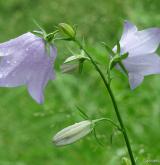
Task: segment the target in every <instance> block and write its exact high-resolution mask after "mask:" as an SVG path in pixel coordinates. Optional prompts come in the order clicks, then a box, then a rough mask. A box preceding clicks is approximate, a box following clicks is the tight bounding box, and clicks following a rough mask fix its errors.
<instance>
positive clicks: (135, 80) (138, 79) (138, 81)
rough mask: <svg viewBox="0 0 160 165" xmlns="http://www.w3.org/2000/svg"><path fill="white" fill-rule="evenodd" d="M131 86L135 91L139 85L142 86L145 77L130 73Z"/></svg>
mask: <svg viewBox="0 0 160 165" xmlns="http://www.w3.org/2000/svg"><path fill="white" fill-rule="evenodd" d="M128 76H129V84H130V88H131V89H135V88H136V87H137V86H138V85H140V84H141V83H142V81H143V79H144V77H143V76H142V75H140V74H135V73H129V74H128Z"/></svg>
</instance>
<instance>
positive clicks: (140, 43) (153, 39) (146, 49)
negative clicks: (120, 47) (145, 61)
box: [125, 28, 160, 56]
mask: <svg viewBox="0 0 160 165" xmlns="http://www.w3.org/2000/svg"><path fill="white" fill-rule="evenodd" d="M132 39H133V41H134V44H132V45H128V44H127V46H126V47H125V50H126V51H127V52H129V54H130V56H136V55H140V54H150V53H154V52H155V51H156V50H157V48H158V46H159V44H160V28H150V29H146V30H142V31H138V32H136V33H135V40H134V38H132Z"/></svg>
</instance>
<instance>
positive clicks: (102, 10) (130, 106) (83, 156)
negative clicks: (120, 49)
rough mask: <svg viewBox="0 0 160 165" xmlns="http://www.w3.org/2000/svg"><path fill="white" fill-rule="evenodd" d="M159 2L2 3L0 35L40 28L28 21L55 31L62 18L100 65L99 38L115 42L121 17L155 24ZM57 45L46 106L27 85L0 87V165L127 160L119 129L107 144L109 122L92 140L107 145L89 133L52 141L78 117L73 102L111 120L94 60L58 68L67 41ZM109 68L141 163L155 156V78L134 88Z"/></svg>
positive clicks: (158, 91)
mask: <svg viewBox="0 0 160 165" xmlns="http://www.w3.org/2000/svg"><path fill="white" fill-rule="evenodd" d="M159 6H160V1H159V0H141V1H137V0H124V1H122V0H108V1H106V0H100V1H94V0H93V1H91V0H76V1H75V0H7V1H0V41H1V42H4V41H6V40H8V39H10V38H13V37H16V36H18V35H20V34H22V33H24V32H27V31H33V30H38V29H37V27H36V26H35V24H34V23H33V19H35V20H37V22H39V23H40V24H41V25H43V27H44V28H45V30H46V31H47V32H52V31H53V29H54V26H55V25H57V24H58V23H60V22H67V23H71V24H72V25H74V24H75V25H78V30H77V33H78V35H81V36H84V37H85V39H87V40H88V43H89V46H88V50H89V51H90V52H91V53H93V54H94V55H93V57H94V58H96V60H97V61H98V62H99V63H101V64H102V65H104V64H105V63H106V61H107V54H106V52H105V49H104V48H103V47H102V46H100V44H99V45H97V43H98V42H99V43H100V42H102V41H104V42H106V43H109V44H110V45H112V46H113V45H114V44H115V43H116V41H117V39H119V37H120V34H121V32H122V23H123V20H124V19H128V20H130V21H131V22H134V23H135V24H137V25H138V26H139V27H140V28H141V29H142V28H145V27H151V26H159V22H160V13H159ZM56 45H57V47H58V50H59V53H58V59H57V60H58V61H57V63H56V68H57V70H58V71H57V79H56V80H55V81H53V82H50V83H49V84H48V86H47V89H46V91H45V104H44V105H42V106H41V105H37V104H36V103H35V102H34V101H33V100H32V99H31V98H30V96H28V94H27V91H26V89H25V88H24V87H19V88H14V89H8V88H0V96H1V99H0V120H1V122H0V132H1V133H0V165H1V164H2V165H31V164H33V165H51V164H53V165H72V164H73V165H75V164H76V165H81V164H82V162H83V164H84V165H97V164H98V165H100V164H102V165H119V163H120V162H121V161H122V158H123V157H127V158H128V155H127V150H126V148H125V146H124V142H123V138H122V136H121V134H119V133H116V134H115V135H114V138H113V144H112V145H111V144H110V136H111V134H112V132H113V130H112V128H111V125H109V124H106V123H104V124H103V123H102V124H100V125H99V127H97V128H96V133H97V138H98V139H99V140H100V141H101V142H103V144H105V146H104V147H101V146H100V145H98V144H97V142H96V140H95V138H94V136H87V137H86V138H85V139H83V140H81V141H79V142H77V143H75V144H73V145H70V146H66V147H64V148H56V147H55V146H54V145H53V144H52V142H51V141H52V136H53V135H54V134H55V133H56V132H57V131H59V130H61V129H62V128H64V127H66V126H68V125H71V124H73V123H74V122H78V121H81V120H82V118H81V117H80V116H79V113H78V111H77V106H78V107H82V109H84V110H86V112H85V113H86V114H87V115H88V116H89V117H91V118H93V119H94V118H100V117H110V118H113V119H114V120H116V117H115V114H114V112H113V107H112V104H111V102H110V99H109V97H108V94H106V92H105V90H103V89H104V86H103V83H102V82H101V81H100V79H99V77H98V75H97V73H96V72H95V71H94V70H93V68H92V66H91V65H89V63H88V62H87V61H86V63H85V64H84V68H83V72H82V74H81V75H79V74H78V75H76V74H75V75H65V74H61V73H60V72H59V68H60V63H62V60H64V59H66V57H67V56H68V55H71V54H70V52H69V51H68V49H67V48H66V45H65V43H64V42H61V43H56ZM70 46H71V47H73V48H74V45H72V44H71V45H70ZM74 49H75V50H76V49H77V48H74ZM102 67H103V66H102ZM104 69H106V66H105V65H104ZM114 74H116V77H114V79H113V81H112V88H113V89H114V93H115V94H116V98H117V101H118V104H119V106H120V110H121V113H122V116H123V118H124V121H125V125H126V126H127V129H128V133H129V137H130V139H131V143H132V146H133V150H134V154H135V156H136V159H137V161H138V164H141V165H143V164H146V163H145V161H146V160H155V159H157V160H160V157H159V155H160V154H159V151H160V148H159V145H158V143H159V139H160V133H159V126H160V110H159V100H160V85H159V84H160V76H150V77H147V78H145V81H144V83H143V84H142V85H141V86H140V87H138V88H137V89H136V90H135V91H133V92H132V91H130V89H129V87H128V82H127V81H128V80H127V78H126V77H125V76H123V75H121V74H119V73H118V72H115V73H114ZM83 107H84V108H83Z"/></svg>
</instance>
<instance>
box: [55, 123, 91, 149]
mask: <svg viewBox="0 0 160 165" xmlns="http://www.w3.org/2000/svg"><path fill="white" fill-rule="evenodd" d="M93 126H94V123H93V122H92V121H90V120H85V121H82V122H79V123H75V124H74V125H71V126H69V127H66V128H64V129H62V130H61V131H60V132H58V133H57V134H56V135H55V136H54V137H53V142H54V143H55V145H56V146H63V145H67V144H71V143H74V142H75V141H77V140H79V139H81V138H82V137H84V136H86V135H87V134H89V133H90V132H91V131H92V130H93Z"/></svg>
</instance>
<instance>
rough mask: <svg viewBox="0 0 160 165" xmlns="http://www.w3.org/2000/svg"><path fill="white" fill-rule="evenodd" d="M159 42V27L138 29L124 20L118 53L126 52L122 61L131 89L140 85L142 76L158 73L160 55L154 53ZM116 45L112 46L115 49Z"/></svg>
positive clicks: (159, 69) (159, 71) (159, 70)
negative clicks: (125, 56) (126, 55)
mask: <svg viewBox="0 0 160 165" xmlns="http://www.w3.org/2000/svg"><path fill="white" fill-rule="evenodd" d="M159 44H160V28H148V29H145V30H141V31H138V30H137V27H136V26H135V25H133V24H132V23H130V22H128V21H125V23H124V31H123V34H122V37H121V39H120V47H121V52H120V54H124V53H127V52H128V57H127V58H126V59H124V60H123V61H122V63H123V65H124V66H125V68H126V70H127V71H128V76H129V83H130V87H131V89H134V88H136V87H137V86H138V85H140V84H141V83H142V81H143V79H144V76H147V75H151V74H159V73H160V57H159V56H158V54H157V53H156V50H157V49H158V47H159ZM116 49H117V47H116V46H115V47H114V48H113V51H116Z"/></svg>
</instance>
